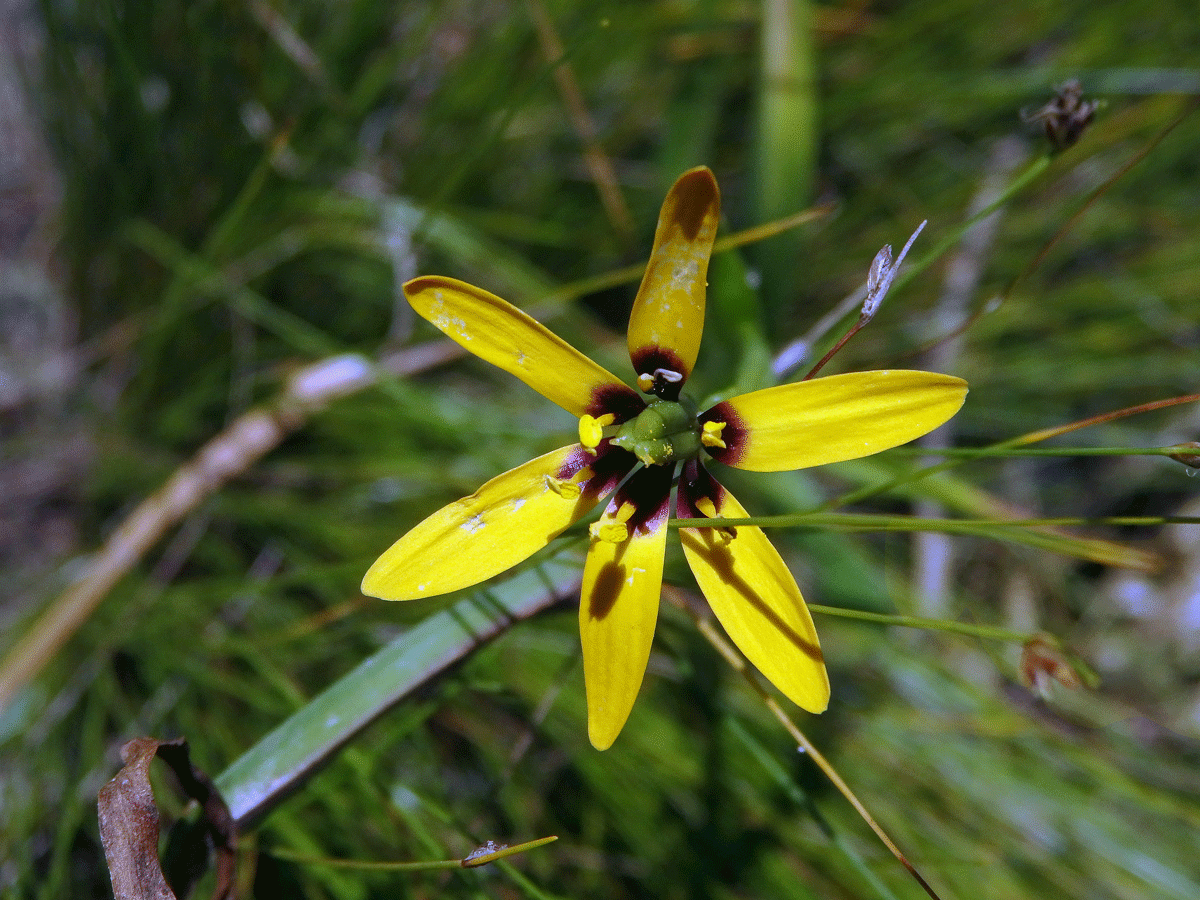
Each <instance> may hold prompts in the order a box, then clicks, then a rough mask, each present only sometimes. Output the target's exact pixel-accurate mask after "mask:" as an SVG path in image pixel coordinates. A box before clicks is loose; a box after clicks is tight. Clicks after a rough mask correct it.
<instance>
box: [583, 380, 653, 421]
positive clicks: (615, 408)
mask: <svg viewBox="0 0 1200 900" xmlns="http://www.w3.org/2000/svg"><path fill="white" fill-rule="evenodd" d="M645 408H646V401H645V400H643V399H642V398H641V396H640V395H639V394H638V392H637V391H635V390H634V389H633V388H631V387H629V386H627V385H624V384H606V385H604V387H600V388H596V389H595V390H594V391H592V400H591V402H590V403H589V404H588V406H587V410H585V411H586V412H587V413H588V415H592V416H596V417H597V418H599V417H600V416H602V415H604V414H605V413H612V414H613V415H614V416H616V419H617V422H618V424H619V423H621V422H626V421H628V420H629V419H632V418H633V417H634V416H636V415H637V414H638V413H640V412H641V411H642V410H643V409H645Z"/></svg>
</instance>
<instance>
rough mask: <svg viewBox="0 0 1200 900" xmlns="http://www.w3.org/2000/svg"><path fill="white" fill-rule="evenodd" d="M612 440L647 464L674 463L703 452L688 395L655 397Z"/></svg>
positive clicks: (661, 464) (693, 408) (665, 464)
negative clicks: (673, 398)
mask: <svg viewBox="0 0 1200 900" xmlns="http://www.w3.org/2000/svg"><path fill="white" fill-rule="evenodd" d="M612 443H613V444H614V445H616V446H617V447H621V448H622V449H624V450H628V451H629V452H630V453H632V454H633V455H634V456H636V457H637V458H638V459H639V460H641V461H642V462H643V463H645V464H646V465H648V466H667V465H674V464H675V463H677V462H679V461H680V460H685V459H690V458H692V457H693V456H695V455H696V454H697V453H699V452H700V446H701V440H700V428H699V426H698V425H697V423H696V405H695V404H694V403H693V402H692V401H691V400H689V399H688V398H687V397H680V398H679V400H678V401H673V400H655V401H652V402H651V403H650V405H649V406H647V407H646V408H645V409H644V410H642V412H641V413H639V414H638V415H637V417H636V418H633V419H630V420H629V421H628V422H625V423H624V424H623V425H621V427H620V428H619V429H618V430H617V434H616V436H615V437H614V438H613V439H612Z"/></svg>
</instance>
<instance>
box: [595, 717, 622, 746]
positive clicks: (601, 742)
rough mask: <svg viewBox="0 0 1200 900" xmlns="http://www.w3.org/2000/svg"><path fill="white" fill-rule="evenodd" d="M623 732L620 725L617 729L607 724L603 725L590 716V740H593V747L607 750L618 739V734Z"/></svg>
mask: <svg viewBox="0 0 1200 900" xmlns="http://www.w3.org/2000/svg"><path fill="white" fill-rule="evenodd" d="M620 733H621V729H620V727H618V728H617V729H616V730H615V731H614V730H613V729H612V728H611V727H608V726H607V723H606V725H605V727H601V726H600V725H599V724H597V723H596V722H594V721H593V720H592V719H591V717H589V718H588V740H589V741H591V744H592V746H593V747H595V748H596V749H597V750H607V749H608V748H609V747H611V746H612V745H613V743H614V742H615V741H616V739H617V735H618V734H620Z"/></svg>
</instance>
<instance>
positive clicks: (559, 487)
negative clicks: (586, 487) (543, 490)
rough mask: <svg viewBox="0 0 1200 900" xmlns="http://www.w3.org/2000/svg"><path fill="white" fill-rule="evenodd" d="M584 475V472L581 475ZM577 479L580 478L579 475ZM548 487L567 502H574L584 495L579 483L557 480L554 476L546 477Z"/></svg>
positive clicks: (563, 479)
mask: <svg viewBox="0 0 1200 900" xmlns="http://www.w3.org/2000/svg"><path fill="white" fill-rule="evenodd" d="M583 471H584V472H587V471H588V470H587V469H584V470H583ZM582 474H583V472H581V473H580V475H582ZM575 477H576V478H578V477H579V475H576V476H575ZM546 487H547V488H549V489H550V490H552V491H554V493H556V494H558V496H560V497H562V498H564V499H566V500H574V499H575V498H576V497H578V496H579V495H580V494H582V493H583V487H582V486H581V485H580V484H578V483H577V482H574V481H568V480H567V479H565V478H555V477H553V476H552V475H547V476H546Z"/></svg>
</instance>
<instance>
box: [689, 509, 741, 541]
mask: <svg viewBox="0 0 1200 900" xmlns="http://www.w3.org/2000/svg"><path fill="white" fill-rule="evenodd" d="M696 509H698V510H700V512H702V513H704V516H705V518H708V519H719V518H721V516H720V514H719V513H718V512H717V505H716V504H715V503H713V502H712V499H711V498H709V497H701V498H700V499H699V500H697V501H696ZM709 527H710V528H712V534H713V537H714V538H715V539H716V541H717V543H718V544H721V545H722V546H724V545H725V544H728V543H729V542H730V541H732V540H733V539H734V538H735V537H737V529H736V528H734V527H733V526H727V527H725V528H720V527H717V526H709Z"/></svg>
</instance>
